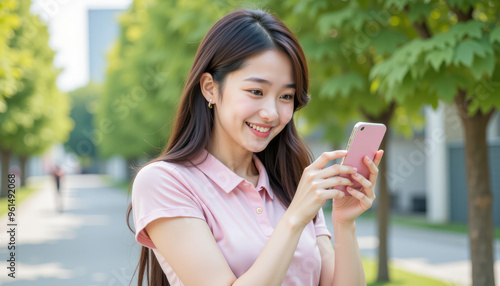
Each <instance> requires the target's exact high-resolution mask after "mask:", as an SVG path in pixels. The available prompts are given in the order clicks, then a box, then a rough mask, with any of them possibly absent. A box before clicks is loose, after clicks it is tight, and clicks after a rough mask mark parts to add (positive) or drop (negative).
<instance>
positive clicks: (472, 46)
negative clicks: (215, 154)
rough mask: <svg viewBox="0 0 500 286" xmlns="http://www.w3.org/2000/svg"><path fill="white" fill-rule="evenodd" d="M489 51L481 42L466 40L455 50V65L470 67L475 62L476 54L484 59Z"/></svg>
mask: <svg viewBox="0 0 500 286" xmlns="http://www.w3.org/2000/svg"><path fill="white" fill-rule="evenodd" d="M486 51H487V49H486V48H485V47H484V45H483V44H481V42H477V41H474V40H465V41H463V42H461V43H459V44H458V45H457V47H456V49H455V55H454V56H455V57H454V61H453V62H454V63H455V64H456V65H459V64H460V63H462V64H463V65H464V66H467V67H470V66H471V65H472V62H473V60H474V54H476V55H478V56H480V57H484V56H485V55H486Z"/></svg>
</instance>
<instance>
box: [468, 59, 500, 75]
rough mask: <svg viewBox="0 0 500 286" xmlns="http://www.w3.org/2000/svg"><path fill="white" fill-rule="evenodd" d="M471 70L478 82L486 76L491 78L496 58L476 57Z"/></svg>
mask: <svg viewBox="0 0 500 286" xmlns="http://www.w3.org/2000/svg"><path fill="white" fill-rule="evenodd" d="M470 70H471V72H472V75H473V76H474V78H475V79H476V80H479V79H480V78H481V77H483V75H484V74H486V75H487V76H491V75H492V74H493V70H495V57H494V56H493V55H491V54H490V55H488V56H486V57H476V58H475V59H474V63H473V64H472V66H471V67H470Z"/></svg>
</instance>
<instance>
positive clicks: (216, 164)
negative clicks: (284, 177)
mask: <svg viewBox="0 0 500 286" xmlns="http://www.w3.org/2000/svg"><path fill="white" fill-rule="evenodd" d="M205 158H206V159H205ZM252 159H253V162H254V164H255V167H257V170H258V171H259V181H258V183H257V187H256V188H255V189H256V190H261V189H262V188H264V189H265V190H266V191H267V193H268V194H269V197H270V198H271V199H274V194H273V192H272V191H271V187H270V184H269V177H268V176H267V172H266V168H265V167H264V164H262V162H261V161H260V160H259V158H258V157H257V155H255V154H253V155H252ZM191 161H192V163H193V164H194V165H195V166H196V167H197V168H198V169H200V170H201V171H202V172H203V173H204V174H205V175H206V176H207V177H209V178H210V179H211V180H212V181H214V182H215V183H216V184H217V185H218V186H219V187H220V188H222V189H223V190H224V191H225V192H226V193H229V192H231V191H233V190H234V189H235V188H236V187H237V186H238V185H239V184H241V183H242V182H244V181H246V180H245V179H243V178H242V177H240V176H238V175H237V174H236V173H234V172H233V171H232V170H231V169H229V168H228V167H227V166H226V165H224V164H223V163H222V162H221V161H219V160H218V159H217V158H215V157H214V156H213V155H212V154H210V153H209V152H208V151H207V150H205V149H203V150H202V151H201V152H200V154H199V155H198V156H197V157H196V158H194V159H193V160H191Z"/></svg>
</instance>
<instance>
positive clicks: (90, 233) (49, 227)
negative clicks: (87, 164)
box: [0, 175, 140, 286]
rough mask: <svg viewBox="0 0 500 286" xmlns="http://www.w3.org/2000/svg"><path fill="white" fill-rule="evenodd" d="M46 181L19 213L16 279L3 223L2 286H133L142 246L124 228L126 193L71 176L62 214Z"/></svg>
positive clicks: (97, 180)
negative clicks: (10, 268)
mask: <svg viewBox="0 0 500 286" xmlns="http://www.w3.org/2000/svg"><path fill="white" fill-rule="evenodd" d="M47 179H50V178H37V180H38V183H37V185H38V186H40V187H41V189H40V190H39V191H36V193H34V194H33V195H32V196H31V197H29V198H28V199H26V200H25V201H23V202H22V204H21V206H20V207H19V208H17V209H16V218H17V223H18V227H17V238H16V254H15V257H16V264H17V265H16V278H15V279H13V278H10V277H8V276H7V274H8V273H7V272H8V269H6V260H7V259H9V257H10V256H9V252H10V250H8V249H7V242H6V239H7V235H6V234H7V233H6V227H7V216H3V217H2V218H1V219H0V285H12V286H15V285H37V286H45V285H47V286H49V285H50V286H58V285H61V286H62V285H64V286H67V285H72V286H78V285H85V286H89V285H90V286H93V285H110V286H112V285H124V286H125V285H129V282H130V278H131V277H132V273H133V271H134V269H135V267H136V264H137V262H138V257H139V251H140V248H139V246H138V245H137V243H135V240H134V238H133V234H132V232H130V230H129V229H128V228H127V226H126V220H125V210H126V207H127V205H128V203H127V196H126V195H125V194H124V192H123V191H121V190H119V189H116V188H110V187H108V186H107V185H106V184H105V183H104V182H103V181H102V180H101V177H100V176H98V175H67V177H66V178H65V179H64V181H63V184H62V185H61V187H62V204H63V211H62V212H61V213H59V212H58V211H57V208H56V191H55V184H54V183H53V182H52V180H47ZM4 258H6V259H4ZM136 277H137V275H136ZM134 281H136V279H135V280H134ZM133 284H134V283H132V285H133ZM135 285H137V282H135Z"/></svg>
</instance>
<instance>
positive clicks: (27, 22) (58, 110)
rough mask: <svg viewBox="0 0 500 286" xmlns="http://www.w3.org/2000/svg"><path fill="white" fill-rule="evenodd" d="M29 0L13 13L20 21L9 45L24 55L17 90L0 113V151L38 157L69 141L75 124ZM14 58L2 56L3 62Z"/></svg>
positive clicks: (46, 36)
mask: <svg viewBox="0 0 500 286" xmlns="http://www.w3.org/2000/svg"><path fill="white" fill-rule="evenodd" d="M30 4H31V2H30V1H29V0H23V1H19V2H18V5H17V6H16V9H15V10H13V13H15V14H16V15H17V16H18V19H20V22H19V25H17V26H16V28H14V29H13V30H12V34H11V36H10V38H9V40H8V41H7V43H8V47H9V49H10V51H13V54H14V55H16V54H17V55H23V57H24V61H23V64H22V65H19V66H18V67H17V70H18V71H19V74H20V75H22V77H19V78H17V79H16V80H15V83H14V85H15V86H16V88H15V89H12V91H13V93H12V94H10V95H8V96H7V97H6V98H5V99H4V100H5V108H4V109H3V112H1V113H0V127H1V128H0V148H1V149H3V150H11V151H13V152H14V153H17V154H19V155H28V156H29V155H32V154H38V153H41V152H43V151H45V150H46V149H47V148H49V147H50V146H51V145H52V144H53V143H54V142H63V141H65V140H67V137H68V135H69V131H70V129H71V128H72V127H73V122H72V121H71V119H70V118H69V116H68V115H69V99H68V97H67V96H66V95H65V94H62V93H61V92H60V91H59V90H58V89H57V86H56V77H57V75H58V73H59V71H57V70H55V69H54V67H53V65H52V63H53V57H54V51H53V50H52V49H51V48H50V47H49V46H48V40H49V34H48V31H47V27H46V26H45V25H44V24H42V22H41V21H40V20H39V19H38V17H36V16H34V15H32V14H30V12H29V7H30ZM10 56H11V54H10V53H9V54H2V55H1V56H0V61H1V60H3V59H4V58H9V57H10Z"/></svg>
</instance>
